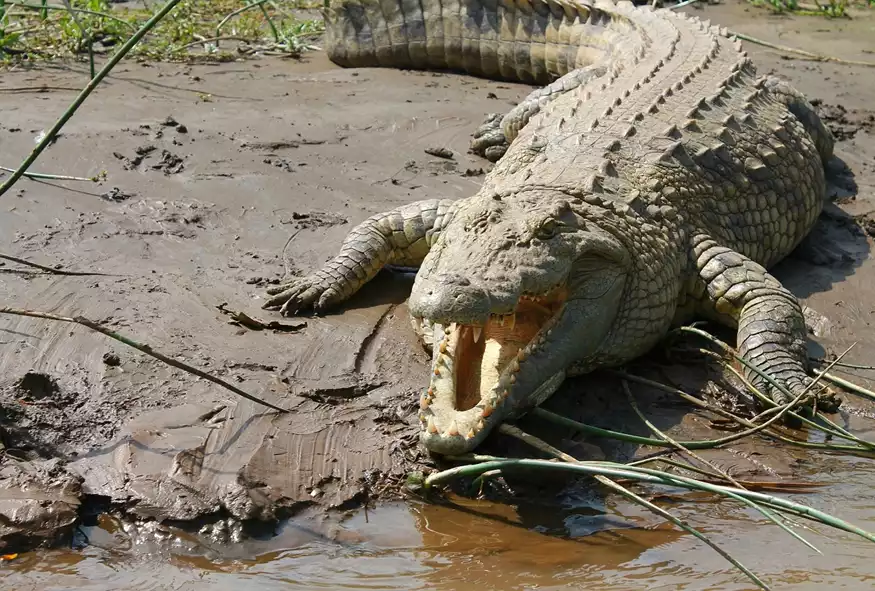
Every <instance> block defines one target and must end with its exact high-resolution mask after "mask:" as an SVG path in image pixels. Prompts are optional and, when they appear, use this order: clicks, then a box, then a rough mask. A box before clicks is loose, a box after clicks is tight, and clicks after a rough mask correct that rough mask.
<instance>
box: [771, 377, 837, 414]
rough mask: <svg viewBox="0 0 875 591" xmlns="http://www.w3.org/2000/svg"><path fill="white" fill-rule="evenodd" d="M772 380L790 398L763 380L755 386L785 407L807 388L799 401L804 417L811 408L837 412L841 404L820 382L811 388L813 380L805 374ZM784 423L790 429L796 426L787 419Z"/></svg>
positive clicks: (798, 409) (833, 392)
mask: <svg viewBox="0 0 875 591" xmlns="http://www.w3.org/2000/svg"><path fill="white" fill-rule="evenodd" d="M773 379H774V381H775V382H776V383H777V384H780V385H781V386H782V387H783V388H784V389H785V390H786V391H787V392H789V393H790V394H792V397H788V396H787V394H786V392H782V391H781V390H779V389H778V388H776V387H775V386H773V385H771V384H769V383H766V382H765V380H759V381H758V383H755V384H756V386H757V388H758V389H759V390H760V391H761V392H762V393H763V394H765V395H766V396H768V397H769V398H771V399H772V400H773V401H774V402H775V403H776V404H779V405H785V404H788V403H790V402H792V401H793V399H794V398H796V397H797V396H799V395H800V394H802V393H803V392H805V391H806V388H807V392H806V394H805V396H803V398H802V400H801V401H800V406H802V407H805V411H804V412H803V414H804V415H809V414H810V409H811V408H816V409H817V410H818V411H822V412H826V413H834V412H837V411H838V409H839V407H840V406H841V404H842V399H841V398H840V397H839V396H838V395H837V394H836V392H835V391H834V390H833V389H832V388H831V387H829V386H827V385H826V384H824V383H823V382H822V381H819V382H818V383H817V384H815V385H814V386H811V383H812V382H813V381H814V380H813V379H812V378H810V377H809V376H807V375H805V374H802V375H796V374H795V373H794V374H793V375H791V376H789V377H785V378H773ZM800 410H802V409H801V408H799V407H797V410H796V412H799V411H800ZM788 416H789V415H788ZM785 422H786V423H787V424H788V425H789V426H791V427H792V426H796V425H794V424H793V423H794V422H795V421H794V420H793V419H789V418H788V419H787V420H785Z"/></svg>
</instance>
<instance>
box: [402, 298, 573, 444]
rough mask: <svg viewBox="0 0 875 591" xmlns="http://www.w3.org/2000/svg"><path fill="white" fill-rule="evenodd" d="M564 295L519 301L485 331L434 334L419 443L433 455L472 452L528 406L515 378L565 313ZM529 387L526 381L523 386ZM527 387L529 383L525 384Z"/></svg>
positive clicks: (456, 327) (461, 327) (463, 327)
mask: <svg viewBox="0 0 875 591" xmlns="http://www.w3.org/2000/svg"><path fill="white" fill-rule="evenodd" d="M565 297H566V295H565V290H564V289H557V290H553V291H551V292H550V294H548V295H545V296H523V297H521V298H520V299H519V301H518V303H517V306H516V309H515V310H514V311H513V313H511V314H505V315H493V316H491V317H490V319H489V321H488V322H486V323H485V324H484V325H471V324H456V323H451V324H450V325H449V326H447V327H446V328H445V329H444V331H443V333H440V332H438V333H437V334H435V344H434V358H433V365H432V375H431V383H430V385H429V388H428V390H427V391H426V392H425V393H423V395H422V397H421V398H420V415H419V416H420V420H421V421H422V428H423V432H422V441H423V443H424V444H425V445H426V447H428V448H429V449H431V450H432V451H435V452H437V453H447V454H452V453H463V452H464V451H468V450H470V449H472V448H473V447H475V446H476V445H477V444H479V442H480V441H481V440H482V439H483V438H484V437H485V436H486V434H487V432H488V431H489V430H490V429H491V427H492V426H493V425H494V424H497V423H499V422H501V420H502V419H503V418H504V417H506V416H507V415H508V414H510V413H512V411H513V410H514V409H515V408H517V407H520V406H525V403H526V401H527V400H528V394H529V393H527V392H523V391H521V390H522V388H521V387H520V385H519V384H518V381H520V378H522V377H523V376H527V373H526V372H527V371H531V370H532V369H533V368H532V367H531V366H529V365H527V362H529V357H530V356H531V355H532V354H533V353H534V352H536V351H537V350H538V349H539V348H540V347H541V346H543V345H544V344H545V343H546V339H547V337H548V336H549V334H550V329H551V327H552V326H553V325H554V324H555V322H556V320H557V319H558V318H559V317H560V316H561V314H562V311H563V309H564V307H565ZM526 381H527V382H530V380H526ZM530 383H531V382H530Z"/></svg>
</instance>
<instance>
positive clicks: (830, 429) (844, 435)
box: [698, 339, 875, 450]
mask: <svg viewBox="0 0 875 591" xmlns="http://www.w3.org/2000/svg"><path fill="white" fill-rule="evenodd" d="M716 342H718V343H721V344H722V346H725V347H728V345H726V344H725V343H722V341H719V339H717V340H716ZM729 350H730V351H732V349H731V348H730V349H729ZM698 352H700V353H702V354H703V355H708V356H711V357H714V358H715V359H717V360H718V361H720V362H722V363H723V365H724V367H725V368H726V369H728V370H729V371H730V372H731V373H733V374H734V375H735V377H737V378H738V379H739V380H740V381H741V383H743V384H744V385H745V387H746V388H747V389H748V390H750V391H751V392H752V393H753V395H754V396H756V397H757V399H759V400H760V401H761V402H762V403H763V404H765V405H767V406H772V407H774V408H780V407H779V406H778V404H777V403H775V401H774V400H772V399H771V398H769V397H768V396H766V395H765V394H763V393H762V392H761V391H760V390H759V388H757V387H756V386H754V385H753V384H752V383H751V382H750V380H748V379H747V378H746V377H745V376H744V374H742V373H741V372H740V371H738V370H737V369H735V368H734V367H732V365H730V364H728V363H726V361H725V359H724V358H722V357H721V356H720V355H719V354H717V353H715V352H714V351H709V350H707V349H698ZM732 354H733V355H734V356H735V357H736V358H737V359H739V360H741V359H742V358H741V357H740V356H739V355H738V354H737V353H735V352H734V351H732ZM753 368H754V369H755V370H756V371H757V372H760V370H759V368H756V367H755V366H753ZM760 373H762V372H760ZM763 375H765V374H763ZM767 381H772V382H773V383H776V384H777V382H774V380H772V379H771V378H770V377H769V379H768V380H767ZM784 390H785V394H787V395H792V394H790V392H789V391H787V390H786V389H784ZM787 414H789V415H790V416H792V417H793V418H795V419H796V420H798V421H800V422H802V423H804V424H806V425H808V426H809V427H812V428H813V429H817V430H818V431H822V432H823V433H826V434H829V435H832V436H833V437H838V438H841V439H846V440H848V441H852V442H854V443H857V444H858V445H860V446H862V447H864V448H866V449H869V450H875V443H872V442H871V441H866V440H865V439H860V438H859V437H857V436H856V435H854V434H853V433H851V432H849V431H848V430H847V429H844V428H843V427H840V426H839V425H837V424H835V423H833V422H832V421H830V420H829V419H828V418H826V417H825V416H823V415H822V414H820V413H817V414H816V415H815V418H818V419H820V420H821V421H823V422H824V423H826V424H827V425H828V426H827V427H825V426H823V425H818V424H817V423H815V422H814V421H812V420H811V419H809V418H808V417H805V416H802V415H800V414H798V413H795V412H788V413H787ZM808 445H816V444H808ZM846 448H847V446H836V449H846Z"/></svg>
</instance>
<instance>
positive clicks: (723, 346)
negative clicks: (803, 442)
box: [677, 326, 875, 448]
mask: <svg viewBox="0 0 875 591" xmlns="http://www.w3.org/2000/svg"><path fill="white" fill-rule="evenodd" d="M677 331H678V332H689V333H691V334H695V335H698V336H701V337H703V338H705V339H707V340H708V341H710V342H712V343H714V344H715V345H717V346H719V347H720V348H721V349H723V351H725V352H726V353H728V354H729V355H731V356H732V357H733V358H735V359H736V360H738V362H739V363H741V364H742V365H744V366H745V367H747V368H748V369H750V370H751V371H753V372H754V373H755V374H757V375H758V376H760V377H761V378H763V379H764V380H765V381H766V382H767V383H768V384H769V385H770V386H772V387H773V388H775V389H777V390H778V391H779V392H781V393H782V394H783V395H784V396H785V397H787V398H788V399H790V398H793V393H792V392H790V391H789V390H788V389H787V388H786V387H784V386H783V385H781V384H780V383H779V382H777V381H776V380H775V379H774V378H772V376H770V375H769V374H767V373H766V372H764V371H763V370H761V369H760V368H759V367H758V366H757V365H756V364H755V363H752V362H751V361H749V360H747V359H745V358H744V357H743V356H742V355H741V354H739V353H738V352H737V351H736V350H735V349H733V348H732V347H730V346H729V345H727V344H726V343H724V342H723V341H721V340H720V339H718V338H717V337H715V336H713V335H711V334H709V333H707V332H705V331H704V330H701V329H699V328H695V327H692V326H682V327H680V328H678V329H677ZM855 345H856V343H854V344H852V345H851V346H850V347H848V349H847V350H846V351H845V352H844V353H842V356H844V355H846V354H847V353H848V352H849V351H850V350H851V349H853V348H854V346H855ZM700 351H701V352H702V353H705V354H713V352H708V351H706V350H704V349H700ZM839 359H841V357H840V358H839ZM726 367H728V368H729V369H731V370H732V371H733V373H735V374H736V375H737V376H739V377H740V378H741V380H742V381H743V382H744V383H745V385H746V386H747V387H748V388H750V389H751V391H752V392H754V394H756V395H757V397H759V398H760V399H761V400H763V401H764V402H767V403H769V404H772V405H774V404H775V403H774V402H773V401H771V399H770V398H769V397H767V396H765V395H764V394H763V393H762V392H760V391H759V390H758V389H757V388H755V387H754V386H753V385H752V384H751V383H750V381H749V380H747V379H746V378H745V377H743V376H741V374H740V373H739V372H738V371H736V370H735V368H733V367H732V366H731V365H729V364H726ZM831 367H832V365H830V366H829V368H831ZM829 368H828V369H829ZM819 380H820V376H818V377H817V378H816V379H815V380H814V381H813V382H812V383H811V384H809V386H808V387H806V389H805V390H806V391H808V390H809V389H810V388H811V387H812V386H813V385H814V384H815V383H817V382H818V381H819ZM873 396H875V394H873ZM814 414H815V416H817V413H816V412H815V413H814ZM791 415H792V416H793V417H794V418H796V419H798V420H800V421H802V422H804V423H806V424H808V425H810V426H812V427H814V428H816V429H820V430H821V431H825V432H830V430H828V429H825V428H824V427H823V426H822V425H817V424H816V423H814V422H813V421H811V420H810V419H808V418H806V417H802V416H801V415H798V414H796V413H791ZM820 419H821V420H822V421H824V422H826V423H828V424H829V425H830V427H832V429H834V431H832V433H833V434H834V435H837V436H840V437H843V438H845V439H850V440H852V441H856V442H858V443H863V445H866V446H867V447H873V448H875V443H870V442H864V441H863V440H860V439H858V438H856V437H855V436H854V435H853V434H851V433H849V432H848V431H846V430H844V429H842V428H841V427H839V426H838V425H836V424H834V423H833V422H832V421H830V420H829V419H827V418H826V417H823V416H820ZM839 433H844V434H843V435H838V434H839Z"/></svg>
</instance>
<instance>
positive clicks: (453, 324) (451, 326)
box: [450, 322, 456, 332]
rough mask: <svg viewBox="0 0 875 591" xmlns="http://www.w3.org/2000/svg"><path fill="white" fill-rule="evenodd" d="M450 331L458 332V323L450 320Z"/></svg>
mask: <svg viewBox="0 0 875 591" xmlns="http://www.w3.org/2000/svg"><path fill="white" fill-rule="evenodd" d="M450 332H456V323H455V322H450Z"/></svg>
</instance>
